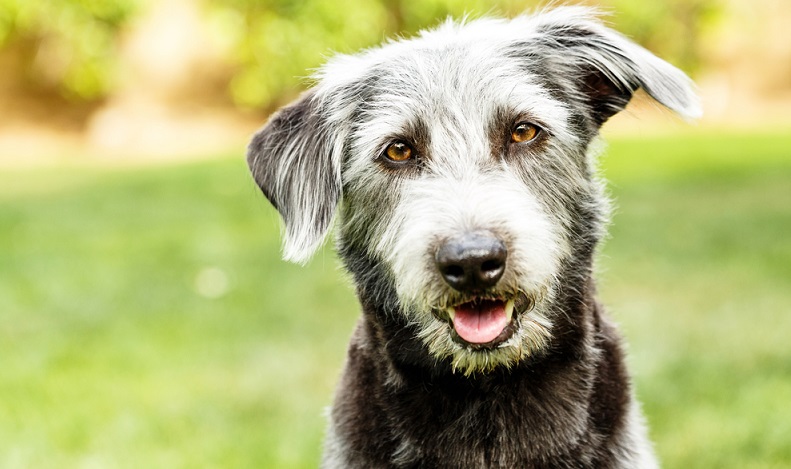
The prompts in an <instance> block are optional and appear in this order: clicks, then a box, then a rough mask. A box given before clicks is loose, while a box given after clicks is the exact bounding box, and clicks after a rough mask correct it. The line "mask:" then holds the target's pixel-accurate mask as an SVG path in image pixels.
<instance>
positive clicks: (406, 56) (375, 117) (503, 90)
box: [320, 30, 569, 157]
mask: <svg viewBox="0 0 791 469" xmlns="http://www.w3.org/2000/svg"><path fill="white" fill-rule="evenodd" d="M433 34H439V33H438V32H437V31H435V32H433ZM509 44H512V43H511V42H508V41H505V40H503V39H502V38H489V39H487V38H485V37H480V38H479V40H477V41H473V40H471V39H470V37H467V36H466V35H463V34H460V33H459V31H455V30H453V31H448V32H446V33H444V34H443V35H442V39H441V40H440V39H437V38H436V37H435V36H434V35H427V36H424V37H421V38H419V39H417V40H410V41H405V42H396V43H391V44H388V45H386V46H384V47H382V48H381V49H377V52H378V53H377V54H373V52H371V51H369V52H367V53H364V54H362V55H360V56H355V57H341V58H339V59H337V60H336V61H334V62H331V64H332V65H331V66H329V67H328V68H327V69H326V70H325V71H324V75H323V79H324V83H323V86H320V90H321V89H322V88H323V89H324V90H327V89H329V86H330V84H332V83H337V82H339V81H344V82H345V87H346V88H347V89H353V90H355V92H354V93H352V94H351V95H352V96H353V97H354V101H355V102H354V103H353V104H352V103H349V104H345V105H342V106H341V107H340V108H341V109H343V111H345V112H346V113H348V114H347V116H348V115H350V114H352V113H353V114H354V116H355V117H354V119H352V120H353V121H354V122H355V123H356V125H357V128H358V130H359V131H358V132H355V133H354V134H353V138H354V139H356V140H357V141H356V142H355V144H356V145H357V146H358V150H360V151H358V152H355V153H357V154H358V155H359V154H367V155H371V156H372V157H373V155H375V154H376V150H377V149H378V148H379V147H381V145H383V144H385V143H386V142H387V140H388V139H393V138H399V137H404V136H408V134H409V133H410V132H411V131H413V130H414V129H416V128H419V129H422V131H423V132H425V133H426V134H427V135H429V137H430V138H429V140H430V141H431V145H432V146H435V145H439V146H442V147H444V148H445V149H446V150H452V146H453V145H470V144H471V143H475V144H478V145H481V151H480V152H477V154H479V155H481V156H483V155H484V154H485V153H487V152H486V151H485V144H486V140H487V139H488V138H489V136H490V131H491V129H492V127H493V126H495V125H496V126H501V125H502V123H501V122H497V121H498V120H503V119H505V120H514V119H518V118H525V117H529V118H530V119H531V120H533V121H535V122H536V123H538V124H540V125H541V126H542V127H545V128H547V129H548V130H552V131H553V132H555V133H565V132H566V129H567V119H568V114H569V111H568V108H567V104H566V103H563V102H561V101H560V100H558V99H557V98H556V97H555V96H553V94H552V92H551V90H550V89H548V88H549V87H548V86H547V83H546V81H547V76H546V75H545V74H539V73H536V71H535V70H531V67H530V66H529V65H530V64H529V59H527V58H524V57H517V56H515V55H514V53H513V48H511V47H509ZM338 61H340V63H341V64H345V66H342V67H341V66H339V62H338ZM361 67H362V68H361ZM348 70H356V71H355V72H353V73H354V74H355V76H354V78H353V79H351V78H350V77H348V76H346V77H337V76H333V74H334V73H340V74H344V73H352V72H349V71H348ZM336 86H337V85H336ZM352 107H353V108H354V110H352ZM339 114H340V113H339ZM510 123H511V124H513V123H514V122H510ZM444 153H446V154H448V153H454V152H453V151H446V152H444Z"/></svg>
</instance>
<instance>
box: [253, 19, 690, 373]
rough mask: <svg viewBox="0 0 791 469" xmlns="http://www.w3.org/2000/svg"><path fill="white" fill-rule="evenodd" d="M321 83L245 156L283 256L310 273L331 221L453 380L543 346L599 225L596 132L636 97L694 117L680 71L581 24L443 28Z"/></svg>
mask: <svg viewBox="0 0 791 469" xmlns="http://www.w3.org/2000/svg"><path fill="white" fill-rule="evenodd" d="M317 79H318V83H317V86H316V87H314V88H313V89H311V90H310V91H308V92H306V93H305V94H304V95H303V96H302V97H301V98H300V99H299V100H297V102H295V103H294V104H292V105H290V106H288V107H286V108H284V109H282V110H281V111H280V112H278V113H277V114H275V115H274V116H273V117H272V118H271V120H270V121H269V122H268V123H267V125H266V126H265V127H264V128H263V129H262V130H261V131H259V132H258V133H257V134H256V135H255V137H254V138H253V141H252V142H251V144H250V147H249V152H248V162H249V165H250V168H251V169H252V172H253V175H254V177H255V180H256V182H257V183H258V185H259V186H260V187H261V189H262V190H263V192H264V194H265V195H266V197H267V198H268V199H269V200H270V201H271V202H272V204H273V205H274V206H275V207H276V208H277V209H278V210H279V211H280V214H281V215H282V217H283V220H284V222H285V247H284V252H285V254H284V257H285V258H286V259H289V260H293V261H297V262H305V261H307V259H308V258H309V257H310V256H311V255H312V253H313V252H314V251H315V250H316V249H317V247H318V246H320V245H321V243H322V241H323V239H324V238H325V236H326V234H327V232H328V230H329V229H330V226H331V225H332V223H333V220H334V219H335V218H336V217H335V215H336V213H337V214H339V216H338V217H337V218H338V221H339V223H338V225H339V226H338V227H339V230H338V231H339V233H338V236H339V242H340V243H341V244H342V245H344V246H355V247H356V249H355V250H352V251H354V252H357V253H362V254H363V255H365V256H367V257H368V258H370V259H373V261H374V262H376V263H377V264H378V265H381V266H384V269H385V270H386V271H387V276H388V282H390V283H391V284H392V285H393V288H394V289H395V291H396V293H397V297H398V302H399V309H400V311H401V312H402V313H403V314H404V315H406V316H407V317H408V319H409V320H410V321H411V322H412V323H415V324H417V325H418V329H419V331H420V337H421V338H422V340H423V342H424V343H425V344H426V345H427V347H428V349H429V351H430V353H431V354H433V355H434V356H435V357H437V358H450V359H451V360H452V362H453V364H454V366H455V367H456V368H459V369H461V370H462V371H464V372H465V373H473V372H477V371H482V372H483V371H487V370H490V369H492V368H494V367H496V366H500V365H504V366H510V365H512V364H514V363H516V362H517V361H519V360H520V359H521V358H523V357H525V356H530V355H531V354H534V353H536V352H537V351H540V350H542V349H543V348H544V347H546V345H547V344H548V343H549V341H550V339H551V337H552V331H553V320H554V318H555V317H556V316H557V315H558V314H562V313H561V312H560V311H557V309H558V308H553V301H554V298H555V296H556V293H557V291H558V286H559V283H558V282H560V280H561V277H562V276H564V275H566V273H565V271H564V269H568V268H569V266H570V265H573V264H574V262H575V260H579V259H581V258H585V257H586V256H588V257H589V256H590V253H591V252H592V250H593V248H594V246H595V244H596V242H597V241H598V239H599V238H600V236H601V231H602V226H603V224H604V221H605V219H606V216H607V202H606V198H605V197H604V196H603V194H602V190H601V186H600V184H599V183H598V181H597V179H596V178H595V177H594V173H595V169H594V168H593V163H592V161H591V160H592V155H591V154H590V153H591V152H590V151H589V147H590V146H591V142H592V141H593V140H594V139H595V137H596V135H597V134H598V129H599V128H600V126H601V125H602V124H603V123H604V122H605V121H606V120H607V119H608V118H609V117H611V116H612V115H613V114H615V113H617V112H618V111H620V110H622V109H623V108H624V107H625V106H626V104H627V103H628V102H629V100H630V99H631V97H632V95H633V93H634V92H635V91H636V90H638V89H639V88H642V89H644V90H645V91H646V92H647V94H648V95H650V96H651V97H653V98H654V99H655V100H656V101H658V102H659V103H661V104H663V105H664V106H666V107H667V108H669V109H671V110H673V111H675V112H677V113H678V114H680V115H682V116H684V117H688V118H692V117H696V116H697V115H698V114H699V112H700V110H699V107H698V103H697V99H696V97H695V94H694V91H693V87H692V84H691V82H690V81H689V79H688V78H687V77H686V76H685V75H684V74H683V73H682V72H681V71H679V70H678V69H676V68H675V67H673V66H671V65H670V64H668V63H666V62H664V61H662V60H660V59H659V58H657V57H655V56H654V55H652V54H651V53H650V52H648V51H647V50H645V49H643V48H641V47H640V46H638V45H636V44H634V43H632V42H630V41H629V40H627V39H626V38H624V37H623V36H621V35H619V34H618V33H616V32H614V31H612V30H610V29H607V28H606V27H604V26H603V25H602V24H601V23H600V22H598V21H597V20H596V19H595V15H593V14H592V12H591V11H590V10H587V9H583V8H559V9H555V10H551V11H548V12H544V13H541V14H538V15H534V16H522V17H518V18H516V19H513V20H494V19H481V20H476V21H471V22H469V23H466V24H457V23H453V22H447V23H445V24H444V25H442V26H441V27H439V28H437V29H436V30H432V31H428V32H424V33H422V34H421V35H420V36H419V37H417V38H414V39H410V40H402V41H397V42H391V43H388V44H386V45H384V46H382V47H381V48H377V49H371V50H368V51H365V52H363V53H361V54H359V55H356V56H339V57H336V58H334V59H332V60H331V61H330V62H329V63H328V64H327V65H326V66H325V67H324V68H322V69H321V71H320V72H319V74H318V76H317ZM347 261H348V260H347ZM578 264H579V262H578ZM582 264H584V263H582ZM584 268H585V266H584V265H583V266H582V267H580V266H579V265H578V266H577V267H576V272H577V274H580V269H582V270H584ZM583 274H587V273H586V272H583ZM580 277H584V275H580Z"/></svg>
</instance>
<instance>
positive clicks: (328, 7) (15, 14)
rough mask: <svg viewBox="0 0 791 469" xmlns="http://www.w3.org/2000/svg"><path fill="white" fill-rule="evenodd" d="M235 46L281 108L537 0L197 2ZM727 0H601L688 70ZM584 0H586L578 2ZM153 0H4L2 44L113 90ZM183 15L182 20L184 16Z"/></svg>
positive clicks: (62, 75) (52, 78)
mask: <svg viewBox="0 0 791 469" xmlns="http://www.w3.org/2000/svg"><path fill="white" fill-rule="evenodd" d="M194 1H196V2H198V4H199V5H200V6H201V8H202V10H203V13H204V19H205V21H207V22H208V23H209V24H211V25H212V28H211V29H212V31H214V32H215V34H219V35H221V36H222V42H223V43H224V44H227V45H229V47H228V50H229V51H230V52H229V53H230V54H231V57H228V58H227V63H228V64H230V70H229V72H228V77H229V79H228V80H229V82H228V86H227V88H226V92H227V93H228V95H229V96H230V98H231V100H232V101H233V102H234V103H235V104H236V105H238V106H241V107H246V108H256V109H263V110H267V111H268V110H271V109H273V108H275V107H277V106H279V105H281V104H283V103H284V102H285V101H288V100H290V99H291V98H293V97H294V95H296V94H297V93H298V92H299V90H300V89H301V88H302V87H304V86H305V80H304V79H305V78H306V77H308V76H309V75H310V74H311V70H313V69H315V68H316V67H318V66H320V65H321V63H322V62H324V60H325V59H326V57H327V56H328V55H330V54H332V53H334V52H341V53H350V52H354V51H356V50H358V49H360V48H362V47H368V46H373V45H375V44H378V43H380V42H381V41H383V40H384V39H385V38H387V37H392V36H394V35H397V34H402V35H405V36H408V35H410V34H413V33H415V32H416V31H417V30H419V29H421V28H425V27H429V26H432V25H436V24H437V23H438V22H440V21H442V20H443V19H444V18H446V17H447V16H454V17H460V16H463V15H465V14H469V15H470V16H472V17H475V16H480V15H485V14H490V13H491V14H502V15H516V14H519V13H521V12H523V11H530V10H534V9H536V8H538V7H540V6H541V5H542V4H546V2H537V1H535V0H494V1H486V0H422V1H419V2H416V1H407V0H194ZM722 1H723V0H662V1H657V2H643V1H639V0H600V1H589V2H587V3H589V4H592V5H595V6H598V7H600V8H601V9H602V10H603V11H605V12H608V13H612V14H611V15H610V16H608V17H607V18H606V19H607V20H608V21H611V22H612V23H613V25H614V26H615V27H616V28H618V29H620V30H621V31H623V32H624V33H626V34H627V35H629V36H632V37H634V38H635V39H636V40H638V41H639V42H640V43H642V44H644V45H646V46H648V47H649V48H650V49H651V50H653V51H654V52H656V53H657V54H659V55H661V56H662V57H664V58H666V59H668V60H670V61H671V62H674V63H676V64H677V65H679V66H681V67H682V68H685V69H687V70H694V69H695V68H696V67H698V66H699V65H700V63H701V57H700V49H701V36H702V35H704V33H705V31H706V28H707V27H708V25H710V24H711V23H712V21H713V20H714V19H716V17H717V13H718V12H719V11H720V10H721V7H722ZM575 3H579V2H575ZM153 5H156V2H149V1H146V0H0V48H6V49H7V48H16V49H20V50H22V53H23V54H24V55H25V56H26V57H27V59H28V61H29V62H30V63H29V64H28V66H27V67H25V69H24V72H25V73H28V74H30V78H31V80H32V81H34V82H37V83H39V84H43V85H45V86H50V87H56V88H57V89H59V90H60V91H61V92H62V93H63V94H65V95H67V96H70V97H72V98H75V99H78V100H92V99H95V98H99V97H102V96H106V95H108V94H111V93H112V92H113V85H114V80H113V74H114V73H115V72H116V67H117V58H118V57H117V55H116V51H117V48H118V44H119V41H120V37H121V34H122V32H123V31H124V28H125V27H126V26H127V25H128V23H129V21H130V20H131V19H132V18H134V17H135V14H138V13H142V12H143V11H144V10H145V8H149V7H151V6H153ZM177 20H178V19H177V18H174V21H177Z"/></svg>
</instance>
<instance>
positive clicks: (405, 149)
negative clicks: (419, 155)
mask: <svg viewBox="0 0 791 469" xmlns="http://www.w3.org/2000/svg"><path fill="white" fill-rule="evenodd" d="M414 154H415V151H414V150H412V147H410V146H409V145H408V144H406V143H404V142H393V143H391V144H390V145H388V146H387V149H386V150H385V156H386V157H387V159H389V160H391V161H396V162H402V161H407V160H408V159H410V158H412V156H413V155H414Z"/></svg>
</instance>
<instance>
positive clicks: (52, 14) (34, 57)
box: [0, 0, 138, 100]
mask: <svg viewBox="0 0 791 469" xmlns="http://www.w3.org/2000/svg"><path fill="white" fill-rule="evenodd" d="M137 4H138V2H137V1H136V0H0V48H5V49H15V50H16V51H17V52H18V53H19V54H18V55H20V56H21V60H22V61H23V62H24V63H23V64H22V66H21V67H20V69H21V70H20V71H21V73H24V74H26V75H28V76H27V77H26V78H28V79H30V80H31V81H33V82H34V83H36V84H38V85H39V86H43V87H51V88H56V89H58V90H60V91H61V92H62V93H63V94H64V95H66V96H68V97H72V98H74V99H77V100H92V99H95V98H98V97H101V96H103V95H105V94H107V93H109V92H111V91H112V85H113V80H112V75H113V72H114V65H115V59H116V55H115V51H116V45H117V43H118V35H119V32H120V30H121V27H122V26H123V25H124V23H125V22H126V21H128V20H129V18H130V17H131V16H132V13H133V12H134V11H135V10H136V7H137V6H138V5H137Z"/></svg>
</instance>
